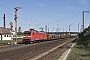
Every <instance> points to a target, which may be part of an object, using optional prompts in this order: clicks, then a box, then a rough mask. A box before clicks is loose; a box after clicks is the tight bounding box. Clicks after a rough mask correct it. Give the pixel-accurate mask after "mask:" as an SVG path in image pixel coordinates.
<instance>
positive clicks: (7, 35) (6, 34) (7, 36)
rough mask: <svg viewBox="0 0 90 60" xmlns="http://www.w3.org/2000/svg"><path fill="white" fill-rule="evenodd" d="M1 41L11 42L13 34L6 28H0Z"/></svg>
mask: <svg viewBox="0 0 90 60" xmlns="http://www.w3.org/2000/svg"><path fill="white" fill-rule="evenodd" d="M0 40H11V32H10V31H9V30H8V29H7V28H4V27H0Z"/></svg>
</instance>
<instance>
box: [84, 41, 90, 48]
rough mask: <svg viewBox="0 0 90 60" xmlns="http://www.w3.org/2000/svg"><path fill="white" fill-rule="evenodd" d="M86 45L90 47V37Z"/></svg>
mask: <svg viewBox="0 0 90 60" xmlns="http://www.w3.org/2000/svg"><path fill="white" fill-rule="evenodd" d="M85 46H88V47H90V39H89V40H87V41H86V42H85Z"/></svg>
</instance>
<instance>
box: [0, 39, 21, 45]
mask: <svg viewBox="0 0 90 60" xmlns="http://www.w3.org/2000/svg"><path fill="white" fill-rule="evenodd" d="M8 42H11V40H2V41H1V40H0V43H5V44H7V43H8ZM12 42H15V40H12ZM17 42H18V43H21V42H22V39H17Z"/></svg>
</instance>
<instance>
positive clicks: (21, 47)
mask: <svg viewBox="0 0 90 60" xmlns="http://www.w3.org/2000/svg"><path fill="white" fill-rule="evenodd" d="M72 40H74V38H71V39H70V38H68V39H58V40H53V41H46V42H40V43H34V44H17V45H13V46H8V45H6V46H0V59H1V60H58V59H59V58H60V56H61V55H62V54H63V53H64V52H65V51H66V50H67V49H68V48H69V47H70V46H71V45H72V42H71V41H72Z"/></svg>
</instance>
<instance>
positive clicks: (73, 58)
mask: <svg viewBox="0 0 90 60" xmlns="http://www.w3.org/2000/svg"><path fill="white" fill-rule="evenodd" d="M67 60H90V47H89V48H87V47H86V46H83V45H75V46H74V48H72V51H71V53H70V54H69V56H68V58H67Z"/></svg>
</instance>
